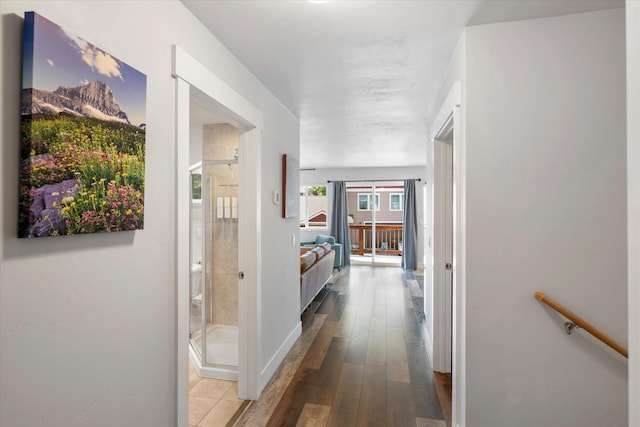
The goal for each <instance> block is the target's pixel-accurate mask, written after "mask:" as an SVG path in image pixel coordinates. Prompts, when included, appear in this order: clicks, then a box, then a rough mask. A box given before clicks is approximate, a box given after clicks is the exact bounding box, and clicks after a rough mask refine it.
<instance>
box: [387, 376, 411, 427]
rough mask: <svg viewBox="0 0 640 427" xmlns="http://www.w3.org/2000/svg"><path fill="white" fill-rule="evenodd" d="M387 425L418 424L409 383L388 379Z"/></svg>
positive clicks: (399, 426)
mask: <svg viewBox="0 0 640 427" xmlns="http://www.w3.org/2000/svg"><path fill="white" fill-rule="evenodd" d="M387 425H388V426H396V427H404V426H415V425H416V416H415V414H414V411H413V402H412V400H411V387H410V386H409V384H405V383H397V382H394V381H387Z"/></svg>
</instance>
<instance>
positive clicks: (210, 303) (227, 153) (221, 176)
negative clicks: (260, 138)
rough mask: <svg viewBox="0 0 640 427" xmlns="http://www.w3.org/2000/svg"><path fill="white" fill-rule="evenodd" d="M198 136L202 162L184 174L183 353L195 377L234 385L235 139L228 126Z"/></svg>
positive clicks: (233, 130)
mask: <svg viewBox="0 0 640 427" xmlns="http://www.w3.org/2000/svg"><path fill="white" fill-rule="evenodd" d="M203 133H204V141H203V158H204V160H202V161H200V162H198V163H196V164H194V165H193V166H192V167H191V170H190V173H191V184H192V185H191V191H192V202H191V251H190V258H191V281H190V299H191V304H190V307H191V308H190V314H191V316H190V331H189V332H190V334H189V335H190V344H189V347H190V348H189V351H190V355H191V360H192V362H193V364H194V366H195V368H196V370H197V371H198V374H199V375H200V376H205V377H210V378H222V379H232V380H237V378H238V362H239V353H238V149H237V135H238V133H237V129H236V128H235V127H233V126H231V125H229V124H217V125H206V126H205V127H204V132H203ZM234 136H235V146H234V144H233V141H234V138H233V137H234Z"/></svg>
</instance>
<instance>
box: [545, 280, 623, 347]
mask: <svg viewBox="0 0 640 427" xmlns="http://www.w3.org/2000/svg"><path fill="white" fill-rule="evenodd" d="M533 295H534V296H535V297H536V299H537V300H538V301H540V302H543V303H545V304H547V305H548V306H549V307H551V308H553V309H554V310H555V311H557V312H558V313H560V314H561V315H563V316H564V317H566V318H567V319H569V320H570V321H571V322H573V323H574V325H576V326H578V327H580V328H582V329H584V330H585V331H587V332H589V333H590V334H591V335H593V336H594V337H596V338H598V339H599V340H600V341H602V342H603V343H605V344H606V345H608V346H609V347H611V348H612V349H614V350H615V351H617V352H618V353H620V354H621V355H623V356H624V357H626V358H627V359H628V358H629V352H628V351H627V349H626V348H624V347H622V346H621V345H620V344H618V343H617V342H615V341H614V340H612V339H611V338H609V337H608V336H607V335H606V334H604V333H603V332H601V331H600V330H599V329H597V328H596V327H595V326H593V325H591V324H590V323H589V322H587V321H586V320H584V319H583V318H581V317H580V316H578V315H577V314H575V313H574V312H572V311H571V310H569V309H568V308H566V307H565V306H563V305H562V304H559V303H557V302H556V301H554V300H553V299H551V298H549V297H548V296H547V295H545V294H543V293H542V292H536V293H535V294H533Z"/></svg>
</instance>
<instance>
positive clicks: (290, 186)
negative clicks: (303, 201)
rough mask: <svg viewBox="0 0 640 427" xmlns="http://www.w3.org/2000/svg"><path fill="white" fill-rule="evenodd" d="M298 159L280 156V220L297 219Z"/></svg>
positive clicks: (298, 204)
mask: <svg viewBox="0 0 640 427" xmlns="http://www.w3.org/2000/svg"><path fill="white" fill-rule="evenodd" d="M299 173H300V166H299V165H298V159H296V158H295V157H293V156H288V155H286V154H283V155H282V218H298V212H299V209H300V178H299Z"/></svg>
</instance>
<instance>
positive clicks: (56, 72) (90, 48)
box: [22, 14, 147, 126]
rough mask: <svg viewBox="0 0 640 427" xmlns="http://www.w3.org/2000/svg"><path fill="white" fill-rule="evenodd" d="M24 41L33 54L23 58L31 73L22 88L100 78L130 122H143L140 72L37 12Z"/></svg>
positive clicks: (50, 88) (75, 83)
mask: <svg viewBox="0 0 640 427" xmlns="http://www.w3.org/2000/svg"><path fill="white" fill-rule="evenodd" d="M24 42H25V46H28V45H29V44H32V45H33V58H31V59H30V58H24V68H25V70H28V68H29V66H31V69H32V73H28V72H25V73H24V75H23V83H22V84H23V88H35V89H40V90H46V91H55V90H56V89H57V88H58V87H60V86H66V87H78V86H82V85H85V84H87V83H90V82H93V81H96V80H100V81H102V82H104V83H106V84H107V85H108V86H109V87H110V88H111V90H112V91H113V94H114V95H115V98H116V101H117V102H118V104H119V105H120V108H121V109H122V111H124V112H125V113H127V116H128V117H129V121H130V122H131V123H132V124H134V125H136V126H137V125H140V124H141V123H146V119H145V109H146V84H147V77H146V76H145V75H144V74H142V73H141V72H139V71H137V70H136V69H134V68H132V67H130V66H129V65H127V64H125V63H124V62H122V61H120V60H119V59H117V58H116V57H114V56H112V55H110V54H109V53H107V52H105V51H104V50H102V49H100V48H98V47H97V46H95V45H93V44H91V43H89V42H87V41H86V40H84V39H82V38H80V37H78V36H76V35H73V34H70V33H68V32H67V31H65V30H64V29H63V28H61V27H60V26H58V25H56V24H54V23H53V22H51V21H49V20H47V19H46V18H43V17H42V16H40V15H38V14H34V31H33V39H32V40H29V35H28V33H27V31H25V40H24ZM31 62H32V63H31Z"/></svg>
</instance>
